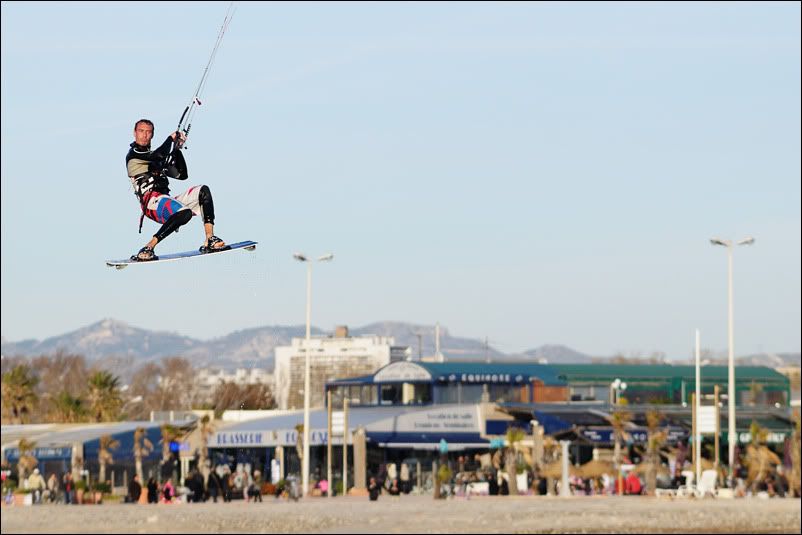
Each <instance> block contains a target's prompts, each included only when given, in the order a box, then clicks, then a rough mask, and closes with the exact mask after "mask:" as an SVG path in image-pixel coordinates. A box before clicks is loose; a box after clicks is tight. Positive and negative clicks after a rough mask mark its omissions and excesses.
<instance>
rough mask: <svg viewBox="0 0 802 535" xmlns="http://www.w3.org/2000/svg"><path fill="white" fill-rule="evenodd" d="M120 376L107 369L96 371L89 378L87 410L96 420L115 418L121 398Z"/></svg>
mask: <svg viewBox="0 0 802 535" xmlns="http://www.w3.org/2000/svg"><path fill="white" fill-rule="evenodd" d="M119 387H120V378H119V377H117V376H115V375H112V374H111V373H109V372H107V371H97V372H95V373H94V374H92V376H91V377H90V378H89V392H88V395H87V398H88V401H89V410H90V411H91V414H92V417H93V418H94V419H95V421H96V422H108V421H113V420H116V419H117V417H118V415H119V413H120V408H121V407H122V404H123V402H122V398H121V397H120V389H119Z"/></svg>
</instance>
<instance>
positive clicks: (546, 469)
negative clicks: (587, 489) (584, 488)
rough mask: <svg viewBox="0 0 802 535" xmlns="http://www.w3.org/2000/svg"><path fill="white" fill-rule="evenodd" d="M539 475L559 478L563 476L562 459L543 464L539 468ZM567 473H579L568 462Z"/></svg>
mask: <svg viewBox="0 0 802 535" xmlns="http://www.w3.org/2000/svg"><path fill="white" fill-rule="evenodd" d="M539 474H540V477H550V478H552V479H560V478H561V477H562V476H563V463H562V461H555V462H553V463H549V464H545V465H543V466H542V467H541V468H540V470H539ZM568 475H571V476H576V475H579V473H578V469H577V468H576V467H575V466H574V465H572V464H571V463H568Z"/></svg>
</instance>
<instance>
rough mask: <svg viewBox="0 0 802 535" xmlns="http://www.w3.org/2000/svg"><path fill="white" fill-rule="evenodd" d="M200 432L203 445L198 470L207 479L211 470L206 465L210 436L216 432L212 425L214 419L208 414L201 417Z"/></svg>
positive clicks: (199, 454) (199, 453)
mask: <svg viewBox="0 0 802 535" xmlns="http://www.w3.org/2000/svg"><path fill="white" fill-rule="evenodd" d="M199 432H200V439H201V447H200V451H199V452H198V470H199V471H200V473H201V474H203V480H204V481H206V478H207V476H208V475H209V470H208V468H207V466H206V459H208V457H209V437H210V436H211V435H212V433H214V425H212V419H211V418H209V415H208V414H204V415H203V417H202V418H201V419H200V429H199Z"/></svg>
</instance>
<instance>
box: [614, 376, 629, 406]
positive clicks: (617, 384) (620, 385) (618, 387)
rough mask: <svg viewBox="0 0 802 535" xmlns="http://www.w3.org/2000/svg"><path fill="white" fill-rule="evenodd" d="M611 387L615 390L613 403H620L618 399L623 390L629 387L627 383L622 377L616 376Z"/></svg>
mask: <svg viewBox="0 0 802 535" xmlns="http://www.w3.org/2000/svg"><path fill="white" fill-rule="evenodd" d="M610 388H611V390H612V391H613V400H612V401H613V405H618V399H619V397H620V396H621V392H623V391H624V390H626V389H627V384H626V383H625V382H623V381H622V380H621V379H618V378H616V380H615V381H613V382H612V384H611V385H610Z"/></svg>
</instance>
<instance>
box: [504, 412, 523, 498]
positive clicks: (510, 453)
mask: <svg viewBox="0 0 802 535" xmlns="http://www.w3.org/2000/svg"><path fill="white" fill-rule="evenodd" d="M523 439H524V430H523V429H521V428H520V427H508V428H507V452H506V455H505V456H504V467H505V468H506V469H507V478H508V479H509V481H508V485H509V487H508V488H509V489H510V496H517V495H518V452H517V451H516V445H517V444H518V443H519V442H520V441H522V440H523Z"/></svg>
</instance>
